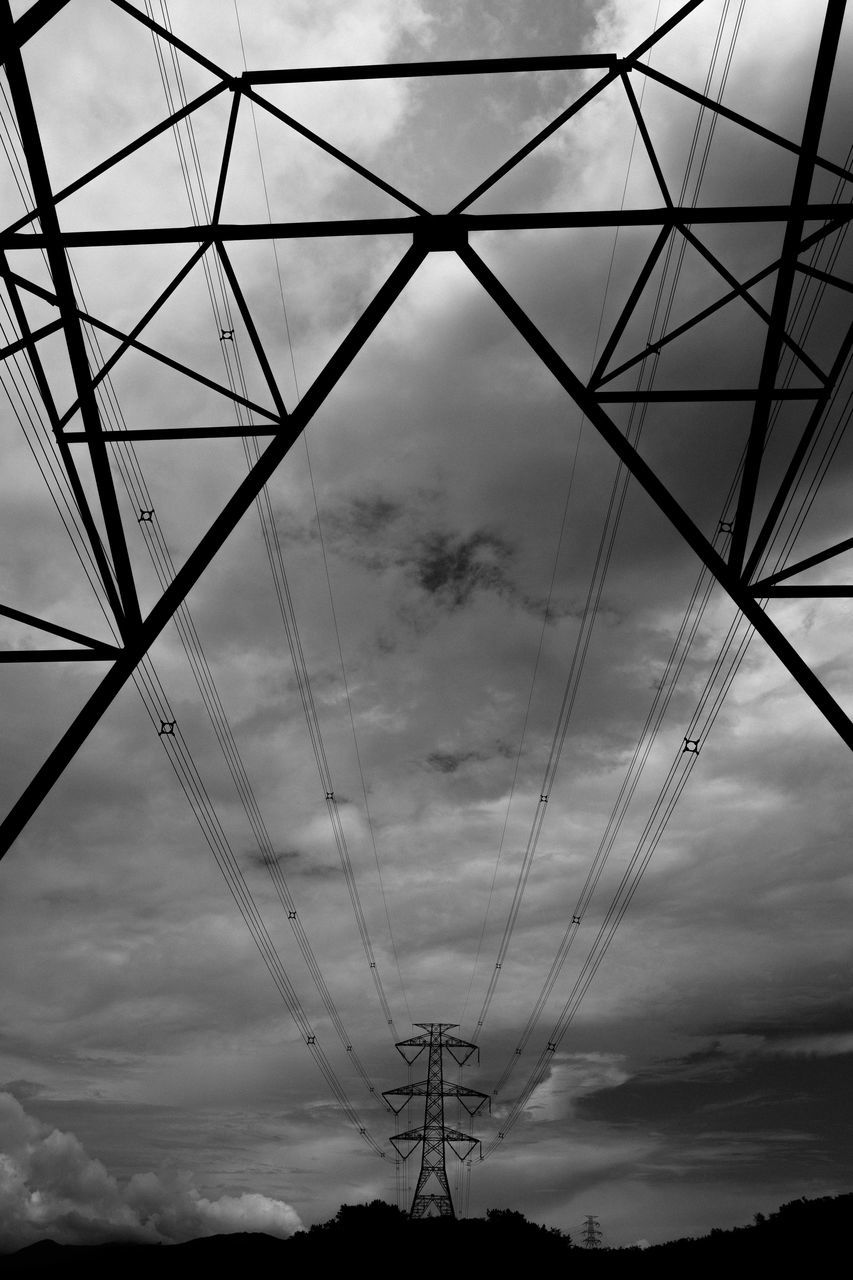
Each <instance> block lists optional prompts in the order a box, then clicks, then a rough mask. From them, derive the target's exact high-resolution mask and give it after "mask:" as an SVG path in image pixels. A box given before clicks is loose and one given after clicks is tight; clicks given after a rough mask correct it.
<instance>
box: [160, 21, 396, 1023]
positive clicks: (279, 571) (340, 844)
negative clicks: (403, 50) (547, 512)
mask: <svg viewBox="0 0 853 1280" xmlns="http://www.w3.org/2000/svg"><path fill="white" fill-rule="evenodd" d="M160 9H161V15H162V19H163V30H165V31H171V21H170V18H169V11H168V5H167V4H166V3H165V0H160ZM146 11H147V13H148V16H149V17H150V18H151V19H152V21H153V19H154V14H153V0H146ZM235 13H236V17H237V22H238V33H239V35H240V43H241V48H242V30H241V28H240V27H239V12H237V11H236V5H235ZM151 35H152V41H153V44H154V48H155V51H156V55H157V61H158V67H159V69H160V75H161V79H162V81H163V87H164V93H165V95H166V100H167V102H168V105H169V110H170V112H173V111H174V110H175V104H176V103H179V104H180V105H186V102H187V95H186V90H185V86H184V82H183V76H182V72H181V67H180V60H179V54H178V51H177V50H176V49H175V48H174V46H173V45H171V44H170V43H169V42H168V41H166V40H164V39H163V38H162V37H161V36H160V35H158V34H157V32H155V31H153V30H152V33H151ZM164 50H165V51H164ZM167 54H168V57H169V59H170V62H167V60H166V55H167ZM244 58H245V52H244ZM170 66H171V72H170V69H169V68H170ZM172 81H174V84H172ZM250 106H251V108H252V114H253V121H254V105H253V104H251V103H250ZM184 134H186V136H187V138H188V141H187V142H186V143H185V142H184V140H183V135H184ZM174 136H175V142H176V145H177V147H178V151H179V155H180V156H181V169H182V173H183V174H184V177H185V183H186V187H187V196H188V199H189V202H190V209H191V213H192V216H193V219H194V221H196V222H201V221H203V220H206V221H208V222H209V221H210V220H211V214H210V203H209V198H208V195H207V189H206V183H205V178H204V173H203V170H202V167H201V162H200V159H199V153H198V147H197V144H196V142H195V136H194V129H193V123H192V119H191V118H190V117H187V118H186V119H185V120H184V121H182V122H181V123H180V124H176V125H175V127H174ZM255 139H256V145H257V149H258V158H259V162H260V166H261V179H262V184H263V189H264V194H265V199H266V203H267V213H268V216H269V218H270V220H272V219H271V213H270V207H269V196H268V193H267V185H266V176H265V173H264V169H263V157H262V155H261V150H260V141H259V138H258V134H257V127H256V126H255ZM190 174H192V177H193V181H192V182H191V181H190ZM273 247H274V252H275V262H276V271H277V275H278V282H279V293H280V297H281V304H282V312H283V319H284V326H285V334H286V338H287V343H288V347H289V350H290V362H291V367H292V369H293V375H294V382H296V368H295V363H294V359H293V347H292V342H291V340H290V328H289V323H288V320H287V311H286V305H285V300H284V287H283V281H282V278H281V272H280V268H279V264H278V254H277V250H275V246H273ZM205 262H206V258H205ZM223 266H224V268H225V272H224V273H223ZM226 274H227V276H228V277H229V278H233V267H231V264H230V262H229V261H228V259H227V257H226V256H225V253H224V251H221V257H220V256H216V255H215V256H214V267H213V268H212V269H211V268H210V267H209V266H207V267H206V279H207V284H208V291H209V295H210V300H211V307H212V310H213V315H214V322H215V324H216V326H217V330H218V332H219V333H223V332H224V333H228V334H230V335H231V336H230V338H229V340H228V341H227V342H220V348H221V351H222V357H223V361H224V366H225V369H226V374H227V379H228V383H229V386H230V388H231V390H232V391H234V392H237V393H242V395H243V397H244V399H248V388H247V384H246V376H245V370H244V366H243V361H242V358H241V354H240V345H239V328H238V325H237V322H236V319H235V317H234V315H233V313H232V310H231V302H230V297H229V290H228V287H227V284H226V278H225V275H226ZM296 385H298V384H296ZM235 411H236V414H237V418H238V421H239V422H240V423H241V425H245V426H246V428H247V434H246V436H244V437H242V447H243V450H244V454H245V457H246V462H247V466H249V467H251V465H252V464H253V462H255V461H257V459H258V458H259V456H260V449H259V446H258V442H257V438H256V436H255V435H253V434H252V415H251V413H250V412H247V410H246V409H245V407H244V405H241V404H240V403H239V401H235ZM305 444H306V451H307V440H306V442H305ZM309 468H310V457H309ZM311 486H312V491H313V492H314V502H315V510H316V514H317V521H318V527H320V526H319V507H318V505H317V498H316V491H314V486H313V476H311ZM255 507H256V511H257V514H258V519H259V523H260V526H261V533H262V537H263V542H264V548H265V551H266V555H267V559H268V563H269V567H270V571H271V575H272V578H273V584H274V590H275V594H276V600H277V602H278V605H279V610H280V613H281V618H282V624H283V627H284V631H285V636H286V639H287V643H288V648H289V651H290V654H291V658H292V661H293V668H294V673H295V675H296V681H297V688H298V691H299V696H300V702H301V704H302V708H303V712H304V715H305V721H306V724H307V727H308V732H309V736H310V739H311V746H312V750H313V752H314V758H315V761H316V764H317V770H318V774H319V778H320V784H321V787H322V791H323V795H324V799H325V804H326V808H327V811H328V815H329V821H330V824H331V827H332V832H333V836H334V840H335V845H336V848H337V851H338V856H339V860H340V863H341V868H342V871H343V873H344V879H345V883H346V887H347V892H348V895H349V898H350V903H351V906H352V909H353V914H354V917H355V920H356V924H357V927H358V931H359V936H360V938H361V943H362V947H363V950H364V953H365V958H366V960H367V965H368V971H369V973H370V977H371V979H372V981H373V984H374V987H375V989H376V993H377V997H378V999H379V1003H380V1006H381V1009H382V1013H383V1016H384V1018H385V1022H386V1025H387V1027H388V1028H389V1030H390V1033H391V1036H392V1039H393V1040H396V1039H397V1031H396V1027H395V1024H394V1019H393V1016H392V1013H391V1008H390V1004H389V1001H388V998H387V995H386V992H385V986H384V983H383V981H382V976H381V972H380V966H379V962H378V960H377V955H376V950H375V948H374V945H373V942H372V939H371V934H370V930H369V927H368V924H367V919H366V916H365V913H364V908H363V906H362V902H361V896H360V893H359V889H358V883H357V880H356V875H355V870H354V867H353V862H352V857H351V854H350V851H349V844H348V840H347V836H346V831H345V829H344V825H343V822H342V819H341V815H340V810H339V806H338V803H337V800H336V798H335V787H334V782H333V778H332V772H331V769H330V767H329V761H328V756H327V754H326V749H325V745H324V741H323V733H322V728H321V725H320V718H319V714H318V711H317V706H316V702H315V699H314V694H313V690H312V687H311V679H310V674H309V670H308V664H307V662H306V659H305V653H304V649H303V647H302V641H301V636H300V631H299V626H298V622H297V619H296V614H295V611H294V608H293V600H292V595H291V592H290V586H289V583H288V580H287V574H286V570H285V566H284V557H283V552H282V546H281V539H280V536H279V532H278V527H277V523H276V519H275V514H274V510H273V506H272V501H271V498H270V494H269V489H268V487H267V486H264V488H263V490H262V491H261V493H260V494H259V495H258V498H257V499H256V502H255ZM320 538H321V545H322V547H323V561H324V566H325V574H326V581H327V586H328V592H329V601H330V607H331V611H332V619H333V623H334V628H335V634H336V637H337V645H338V653H339V657H340V664H341V672H342V678H343V681H344V687H345V693H346V700H347V706H348V711H349V719H350V725H351V729H352V736H353V743H354V749H355V753H356V760H357V764H358V770H359V775H360V778H361V785H362V791H363V795H364V806H365V816H366V820H367V825H368V829H369V832H370V837H371V841H372V845H373V852H374V858H375V862H376V867H377V875H378V879H379V887H380V892H381V895H382V899H383V903H384V908H385V916H386V921H387V923H388V930H389V938H390V944H391V949H392V954H393V956H394V962H395V965H396V968H397V973H398V977H399V981H400V988H401V993H402V996H403V999H404V1002H405V1003H406V1007H407V1010H408V999H407V996H406V990H405V986H404V984H403V979H402V973H401V971H400V965H399V957H398V955H397V949H396V945H395V942H394V936H393V931H392V929H391V920H390V914H389V908H388V902H387V896H386V892H385V887H384V884H383V881H382V872H381V866H380V863H379V855H378V850H377V847H376V838H375V832H374V829H373V823H372V821H371V818H370V810H369V805H368V802H367V788H366V783H365V779H364V773H363V769H362V764H361V756H360V753H359V748H358V739H357V735H356V729H355V720H354V716H353V712H352V704H351V700H350V697H349V687H348V682H347V677H346V671H345V667H344V662H343V651H342V646H341V639H340V632H339V629H338V622H337V616H336V613H335V607H334V598H333V594H332V587H331V580H330V577H329V570H328V563H327V560H326V553H325V545H324V544H323V542H322V528H320Z"/></svg>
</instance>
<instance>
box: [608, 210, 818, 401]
mask: <svg viewBox="0 0 853 1280" xmlns="http://www.w3.org/2000/svg"><path fill="white" fill-rule="evenodd" d="M838 229H839V224H838V223H837V222H833V223H827V225H826V226H824V227H820V228H819V230H817V231H813V232H812V233H811V235H808V236H806V238H805V240H803V241H801V243H800V249H799V251H800V253H805V251H806V249H810V248H812V246H813V245H816V244H818V243H819V242H820V241H821V240H824V239H826V237H827V236H829V235H832V234H833V233H834V232H835V231H837V230H838ZM779 262H780V260H779V259H778V258H777V259H776V260H775V261H774V262H771V263H769V265H768V266H766V267H762V269H761V270H760V271H757V272H756V273H755V275H753V276H750V277H749V279H748V280H744V282H743V284H742V285H739V287H738V288H737V289H731V290H730V291H729V292H728V293H725V294H723V295H722V297H720V298H717V300H716V302H712V303H710V304H709V306H707V307H703V308H702V310H701V311H697V312H696V313H695V314H694V315H692V316H691V317H690V319H689V320H685V321H684V323H683V324H680V325H677V326H676V328H675V329H670V330H669V332H668V333H666V334H664V335H663V337H661V338H657V339H656V340H655V341H654V342H652V343H650V344H649V346H647V347H645V348H644V349H643V350H642V351H640V352H639V353H638V354H637V355H635V356H632V357H631V359H630V360H626V361H625V362H624V364H620V365H618V366H617V367H616V368H615V369H611V370H610V371H609V372H608V373H607V374H604V373H599V374H598V377H597V378H596V379H595V385H596V386H604V385H605V384H606V383H608V382H612V381H613V380H614V378H618V377H619V376H620V375H621V374H623V373H627V372H628V370H629V369H632V368H633V367H634V365H636V364H640V363H641V362H642V361H643V360H645V359H646V357H647V356H650V355H653V354H654V353H655V352H657V351H660V350H661V348H662V347H665V346H667V344H668V343H670V342H674V341H675V339H676V338H680V337H681V335H682V334H683V333H687V331H688V330H689V329H693V328H695V326H696V325H697V324H701V323H702V321H703V320H707V319H708V317H709V316H712V315H713V314H714V312H715V311H720V310H721V309H722V308H723V307H725V306H728V304H729V303H730V302H732V301H733V300H734V299H735V298H737V297H739V295H740V290H741V289H751V288H753V286H754V285H757V284H760V282H761V281H762V280H766V279H767V277H768V276H771V275H772V274H773V272H774V271H777V270H778V268H779ZM600 363H601V362H599V364H600ZM603 367H604V366H603V365H602V369H603Z"/></svg>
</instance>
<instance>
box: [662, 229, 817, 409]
mask: <svg viewBox="0 0 853 1280" xmlns="http://www.w3.org/2000/svg"><path fill="white" fill-rule="evenodd" d="M678 230H679V231H680V233H681V235H682V236H683V237H684V239H685V240H687V241H688V242H689V243H690V244H692V245H693V248H694V249H695V250H696V251H697V252H698V253H700V254H701V255H702V257H703V258H704V259H705V261H706V262H707V263H709V264H710V266H712V267H713V269H714V270H715V271H716V272H717V274H718V275H719V276H720V277H721V279H723V280H725V282H726V284H727V285H728V286H729V287H730V288H731V289H732V290H733V291H734V292H735V293H736V294H737V295H738V297H739V298H741V299H742V300H743V301H744V302H745V303H746V305H747V306H748V307H749V308H750V309H751V310H752V311H754V312H755V314H756V315H757V316H758V317H759V319H761V320H763V321H764V323H765V324H767V325H769V324H771V323H772V319H771V316H770V313H769V312H768V311H766V310H765V308H764V307H762V305H761V303H760V302H757V301H756V300H755V298H753V296H752V294H751V293H750V292H749V291H748V289H747V287H746V285H742V284H741V283H740V282H739V281H738V280H737V279H736V278H735V277H734V276H733V275H732V273H731V271H729V270H728V269H727V268H726V267H725V266H723V264H722V262H720V259H719V258H718V257H717V255H716V254H715V253H714V252H713V251H712V250H711V249H709V248H708V246H707V245H706V244H704V243H703V241H701V240H700V239H699V237H698V236H694V234H693V232H692V231H691V230H690V228H689V227H687V226H681V227H679V228H678ZM797 252H798V253H800V252H801V247H800V246H799V245H798V246H797ZM780 261H781V259H780ZM781 338H782V341H783V342H784V344H785V346H786V347H789V348H790V350H791V351H793V353H794V355H795V356H796V357H797V359H798V360H800V361H801V362H802V363H803V364H804V365H805V366H806V368H807V369H808V370H809V371H810V372H811V373H813V374H814V376H815V377H816V378H817V380H818V381H819V382H820V383H821V384H823V383H825V382H826V374H825V373H824V371H823V369H821V367H820V365H817V364H815V362H814V360H812V358H811V356H809V355H808V354H807V353H806V352H805V351H804V350H803V348H802V347H801V346H800V344H799V343H798V342H795V341H794V339H793V338H792V337H791V335H790V334H789V333H788V331H787V328H785V327H783V328H782V332H781Z"/></svg>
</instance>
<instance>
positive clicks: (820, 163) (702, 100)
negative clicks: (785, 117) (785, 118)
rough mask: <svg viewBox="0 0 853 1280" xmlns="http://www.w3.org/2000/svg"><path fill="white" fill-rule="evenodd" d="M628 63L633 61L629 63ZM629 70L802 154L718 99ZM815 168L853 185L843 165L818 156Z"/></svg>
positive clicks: (646, 71) (635, 66)
mask: <svg viewBox="0 0 853 1280" xmlns="http://www.w3.org/2000/svg"><path fill="white" fill-rule="evenodd" d="M626 61H630V60H629V59H626ZM630 70H631V71H641V72H642V73H643V75H644V76H648V77H649V79H651V80H657V81H658V83H659V84H663V85H666V86H667V88H669V89H673V90H675V92H676V93H680V94H683V95H684V97H685V98H690V99H691V100H692V101H693V102H698V103H699V105H700V106H702V107H707V108H708V110H709V111H716V113H717V115H718V116H723V117H725V119H726V120H731V121H732V122H733V123H734V124H739V125H742V126H743V128H744V129H749V130H751V132H752V133H757V134H758V136H759V137H760V138H765V139H766V140H767V141H768V142H775V143H776V145H777V146H779V147H783V148H784V149H785V150H786V151H792V152H793V153H794V155H801V154H802V147H801V145H800V144H799V143H797V142H792V141H791V139H790V138H784V137H783V136H782V135H781V134H780V133H774V132H773V130H772V129H765V127H764V125H761V124H758V123H757V122H756V121H755V120H750V118H749V116H742V115H741V114H740V113H739V112H738V111H732V109H731V107H726V106H724V105H723V103H722V102H717V100H716V99H715V98H709V97H707V96H706V95H705V94H704V93H698V92H697V91H696V90H695V89H691V88H690V86H689V85H686V84H682V83H681V81H680V80H673V78H672V77H671V76H666V75H664V73H663V72H662V71H657V70H655V68H654V67H650V66H647V65H646V63H644V62H631V66H630ZM815 164H816V165H817V167H818V168H819V169H825V170H826V171H827V172H828V173H834V174H835V176H836V177H837V178H843V179H844V180H845V181H846V182H853V172H851V170H850V169H845V168H844V167H843V166H842V165H840V164H834V163H833V161H832V160H825V159H824V158H823V157H822V156H816V157H815Z"/></svg>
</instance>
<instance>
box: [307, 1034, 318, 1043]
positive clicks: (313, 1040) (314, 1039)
mask: <svg viewBox="0 0 853 1280" xmlns="http://www.w3.org/2000/svg"><path fill="white" fill-rule="evenodd" d="M305 1043H306V1044H316V1043H317V1037H316V1036H306V1037H305Z"/></svg>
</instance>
